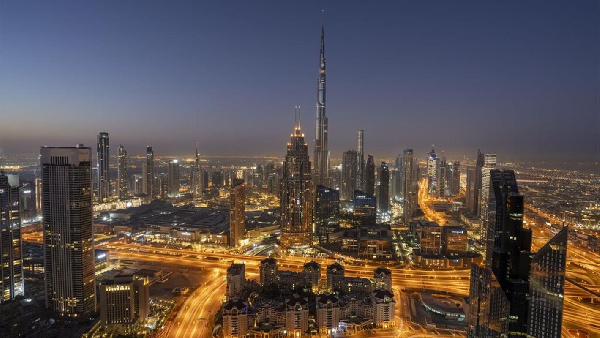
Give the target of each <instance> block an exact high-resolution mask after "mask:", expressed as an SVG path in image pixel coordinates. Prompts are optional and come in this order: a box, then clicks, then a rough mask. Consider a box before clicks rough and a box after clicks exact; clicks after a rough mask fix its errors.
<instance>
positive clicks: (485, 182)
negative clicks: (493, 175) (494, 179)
mask: <svg viewBox="0 0 600 338" xmlns="http://www.w3.org/2000/svg"><path fill="white" fill-rule="evenodd" d="M494 168H496V154H485V155H484V157H483V167H482V168H481V190H480V194H479V203H478V204H477V206H478V209H477V210H478V211H479V218H481V220H482V224H485V223H487V214H488V207H489V206H488V197H489V194H488V193H487V192H488V191H489V189H490V170H492V169H494Z"/></svg>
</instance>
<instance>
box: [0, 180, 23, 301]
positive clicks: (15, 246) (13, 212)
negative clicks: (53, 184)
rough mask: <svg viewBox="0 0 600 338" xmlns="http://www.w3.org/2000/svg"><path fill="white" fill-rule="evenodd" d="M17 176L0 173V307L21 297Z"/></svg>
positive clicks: (19, 216) (21, 277) (18, 189)
mask: <svg viewBox="0 0 600 338" xmlns="http://www.w3.org/2000/svg"><path fill="white" fill-rule="evenodd" d="M20 196H21V194H20V186H19V176H17V175H7V174H5V173H4V172H3V171H0V292H1V293H0V304H1V303H4V302H6V301H9V300H13V299H15V297H17V296H23V295H24V294H25V282H24V280H25V277H24V275H23V249H22V243H21V215H20V202H19V201H20Z"/></svg>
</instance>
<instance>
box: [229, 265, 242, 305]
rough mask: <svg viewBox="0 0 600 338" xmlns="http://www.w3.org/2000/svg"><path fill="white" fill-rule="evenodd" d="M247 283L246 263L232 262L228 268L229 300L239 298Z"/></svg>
mask: <svg viewBox="0 0 600 338" xmlns="http://www.w3.org/2000/svg"><path fill="white" fill-rule="evenodd" d="M245 285H246V265H245V264H243V263H242V264H235V263H231V265H230V266H229V268H227V290H226V296H227V299H228V300H231V299H234V298H238V297H240V296H241V295H242V290H243V289H244V286H245Z"/></svg>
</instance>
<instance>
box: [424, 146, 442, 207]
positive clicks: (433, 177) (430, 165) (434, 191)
mask: <svg viewBox="0 0 600 338" xmlns="http://www.w3.org/2000/svg"><path fill="white" fill-rule="evenodd" d="M439 165H440V159H439V158H438V157H437V155H436V153H435V149H433V148H432V149H431V152H429V153H428V156H427V193H428V194H429V195H432V196H436V197H437V195H438V188H439V187H438V175H439V172H438V167H439Z"/></svg>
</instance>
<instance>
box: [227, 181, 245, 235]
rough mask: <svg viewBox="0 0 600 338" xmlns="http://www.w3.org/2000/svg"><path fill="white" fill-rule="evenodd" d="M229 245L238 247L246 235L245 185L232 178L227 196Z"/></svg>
mask: <svg viewBox="0 0 600 338" xmlns="http://www.w3.org/2000/svg"><path fill="white" fill-rule="evenodd" d="M229 201H230V204H229V216H230V217H229V245H231V246H234V247H235V246H238V245H239V244H240V240H241V239H242V238H244V234H245V233H246V185H245V184H244V180H241V179H239V178H234V179H233V182H232V184H231V192H230V194H229Z"/></svg>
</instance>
